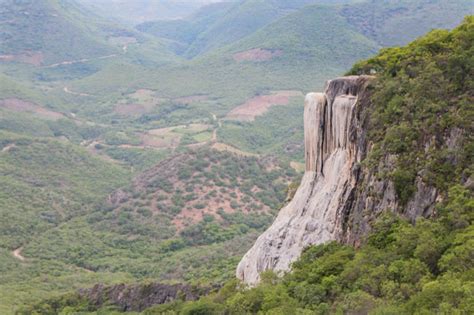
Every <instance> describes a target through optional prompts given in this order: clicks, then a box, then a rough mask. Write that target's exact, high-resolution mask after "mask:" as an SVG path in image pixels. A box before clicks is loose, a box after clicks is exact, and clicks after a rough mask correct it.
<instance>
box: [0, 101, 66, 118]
mask: <svg viewBox="0 0 474 315" xmlns="http://www.w3.org/2000/svg"><path fill="white" fill-rule="evenodd" d="M0 107H2V108H6V109H8V110H11V111H15V112H26V113H33V114H35V115H36V116H38V117H41V118H44V119H51V120H58V119H61V118H65V116H64V115H63V114H61V113H58V112H54V111H51V110H49V109H46V108H43V107H41V106H39V105H37V104H35V103H32V102H28V101H24V100H21V99H18V98H7V99H3V100H0Z"/></svg>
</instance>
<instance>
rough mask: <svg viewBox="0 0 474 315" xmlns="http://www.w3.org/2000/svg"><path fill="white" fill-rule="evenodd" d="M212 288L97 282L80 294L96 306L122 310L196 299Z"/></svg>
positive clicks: (138, 309) (140, 308)
mask: <svg viewBox="0 0 474 315" xmlns="http://www.w3.org/2000/svg"><path fill="white" fill-rule="evenodd" d="M210 291H211V288H202V287H196V286H191V285H184V284H162V283H151V284H146V285H145V284H142V285H139V284H137V285H126V284H118V285H114V286H104V285H102V284H97V285H95V286H94V287H92V288H90V289H82V290H80V291H79V295H80V296H81V297H83V298H85V299H87V301H88V302H89V303H90V304H91V305H94V306H96V307H101V306H103V305H115V306H117V307H118V308H119V310H120V311H122V312H125V311H138V312H140V311H142V310H144V309H146V308H149V307H151V306H153V305H158V304H164V303H168V302H172V301H174V300H177V299H180V300H183V301H195V300H197V299H199V297H201V296H203V295H207V294H209V292H210Z"/></svg>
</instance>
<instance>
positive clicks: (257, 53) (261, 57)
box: [233, 48, 283, 62]
mask: <svg viewBox="0 0 474 315" xmlns="http://www.w3.org/2000/svg"><path fill="white" fill-rule="evenodd" d="M281 55H283V51H282V50H279V49H275V50H270V49H262V48H255V49H250V50H246V51H242V52H239V53H236V54H234V55H233V58H234V60H235V61H237V62H241V61H268V60H270V59H272V58H274V57H279V56H281Z"/></svg>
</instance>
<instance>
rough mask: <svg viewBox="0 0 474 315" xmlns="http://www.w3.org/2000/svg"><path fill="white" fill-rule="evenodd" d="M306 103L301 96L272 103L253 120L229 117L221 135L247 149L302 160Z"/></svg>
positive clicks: (219, 135) (231, 142)
mask: <svg viewBox="0 0 474 315" xmlns="http://www.w3.org/2000/svg"><path fill="white" fill-rule="evenodd" d="M302 103H303V100H302V98H297V99H296V100H293V101H292V102H291V104H289V105H288V106H275V107H272V108H270V109H269V111H268V113H266V114H265V115H263V116H258V117H256V118H255V120H254V121H252V122H239V121H225V122H224V123H223V126H222V128H221V129H219V131H218V137H219V139H221V140H222V142H224V143H227V144H230V145H233V146H236V147H237V148H239V149H241V150H243V151H246V152H255V153H257V154H263V155H265V154H269V153H274V154H277V155H278V156H281V158H282V159H286V160H288V159H291V160H293V161H302V160H303V150H304V147H303V144H302V141H301V140H302V139H303V110H304V107H303V105H302ZM282 122H285V123H283V124H282ZM262 126H265V128H262Z"/></svg>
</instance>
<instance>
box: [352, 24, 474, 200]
mask: <svg viewBox="0 0 474 315" xmlns="http://www.w3.org/2000/svg"><path fill="white" fill-rule="evenodd" d="M473 42H474V18H473V17H472V16H471V17H467V18H466V20H465V21H464V23H463V24H462V25H461V26H459V27H458V28H456V29H455V30H454V31H452V32H448V31H433V32H431V33H429V34H428V35H426V36H424V37H422V38H420V39H418V40H416V41H414V42H413V43H411V44H410V45H408V46H406V47H400V48H390V49H386V50H383V51H382V52H381V53H380V54H379V55H378V56H376V57H374V58H371V59H369V60H367V61H363V62H361V63H358V64H356V65H355V66H354V68H353V69H352V70H351V73H354V74H361V73H366V74H369V73H374V72H376V73H377V79H376V81H375V83H374V86H373V89H374V93H373V97H372V99H373V108H370V109H367V110H370V112H371V114H370V115H371V119H370V122H369V124H370V127H369V130H370V133H369V138H370V140H371V141H373V143H374V150H373V152H372V156H369V158H368V161H370V160H377V156H379V155H380V152H387V153H389V154H393V155H395V156H396V162H395V165H394V167H393V169H389V170H379V172H380V174H379V176H380V177H382V178H387V177H388V178H391V179H392V180H393V182H394V183H395V189H396V191H397V194H398V196H399V197H400V199H401V201H402V202H406V201H407V200H408V199H409V198H410V197H411V196H412V194H413V193H414V191H415V186H414V185H415V178H416V177H417V176H421V177H422V179H423V181H424V182H425V183H428V184H429V185H432V186H434V187H436V188H438V189H439V190H440V191H446V190H447V188H449V187H451V186H452V185H453V184H455V183H459V182H460V181H461V180H462V179H465V178H469V177H470V176H472V174H473V171H474V169H473V165H474V160H473V157H474V154H473V139H472V134H473V129H472V121H473V119H474V108H473V103H472V97H473V95H472V91H473V90H474V85H473V81H474V78H473V73H472V71H471V70H470V69H469V65H472V63H473V62H474V57H473V56H474V54H473V52H474V47H473V45H472V43H473Z"/></svg>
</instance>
